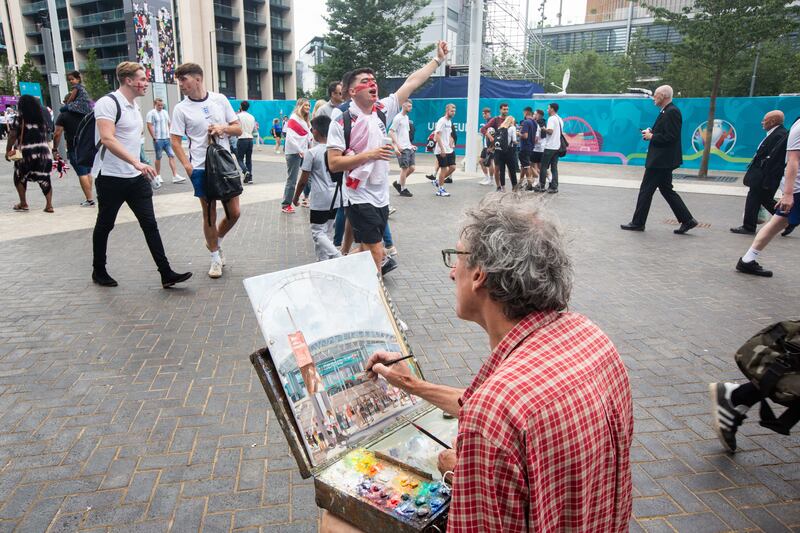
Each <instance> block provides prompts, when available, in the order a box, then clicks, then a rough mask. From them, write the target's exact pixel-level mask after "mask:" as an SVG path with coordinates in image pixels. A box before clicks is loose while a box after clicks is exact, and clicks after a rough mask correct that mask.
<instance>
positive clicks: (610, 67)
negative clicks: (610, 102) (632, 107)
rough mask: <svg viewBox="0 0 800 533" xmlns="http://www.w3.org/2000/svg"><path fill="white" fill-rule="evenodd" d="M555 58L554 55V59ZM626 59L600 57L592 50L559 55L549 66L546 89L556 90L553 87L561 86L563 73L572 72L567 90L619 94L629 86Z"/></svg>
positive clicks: (608, 55)
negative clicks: (625, 65)
mask: <svg viewBox="0 0 800 533" xmlns="http://www.w3.org/2000/svg"><path fill="white" fill-rule="evenodd" d="M551 57H552V56H551ZM622 60H623V58H622V57H618V56H614V55H610V54H598V53H597V52H595V51H593V50H587V51H584V52H577V53H574V54H566V55H561V56H556V57H555V58H554V59H550V60H549V61H553V62H552V63H550V64H549V65H548V67H547V77H546V79H545V84H546V86H545V89H546V90H547V91H555V90H556V88H555V87H554V85H557V86H561V81H562V79H563V76H564V72H565V71H566V70H567V69H569V70H570V80H569V86H568V87H567V91H568V92H569V93H573V94H575V93H580V94H616V93H620V92H623V91H624V90H625V89H626V88H627V87H628V76H629V73H628V72H627V71H626V69H625V67H624V65H623V63H622Z"/></svg>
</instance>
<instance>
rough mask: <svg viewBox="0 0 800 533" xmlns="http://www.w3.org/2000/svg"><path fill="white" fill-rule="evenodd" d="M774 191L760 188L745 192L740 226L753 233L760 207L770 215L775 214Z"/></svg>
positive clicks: (756, 187) (751, 188)
mask: <svg viewBox="0 0 800 533" xmlns="http://www.w3.org/2000/svg"><path fill="white" fill-rule="evenodd" d="M777 190H778V188H777V187H775V188H774V189H764V188H763V187H761V186H755V187H750V188H749V189H748V190H747V198H746V199H745V201H744V220H742V226H744V228H745V229H748V230H750V231H755V230H756V227H757V226H758V210H759V208H760V207H761V206H764V209H766V210H767V211H769V214H770V215H773V214H775V192H776V191H777Z"/></svg>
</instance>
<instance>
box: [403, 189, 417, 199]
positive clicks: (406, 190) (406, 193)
mask: <svg viewBox="0 0 800 533" xmlns="http://www.w3.org/2000/svg"><path fill="white" fill-rule="evenodd" d="M400 196H405V197H406V198H411V197H412V196H414V195H413V194H411V191H409V190H408V189H403V190H402V191H400Z"/></svg>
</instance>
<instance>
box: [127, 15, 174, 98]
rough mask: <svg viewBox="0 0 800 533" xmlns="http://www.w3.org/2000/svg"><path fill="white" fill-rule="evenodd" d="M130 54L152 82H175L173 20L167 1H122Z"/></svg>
mask: <svg viewBox="0 0 800 533" xmlns="http://www.w3.org/2000/svg"><path fill="white" fill-rule="evenodd" d="M125 12H126V13H127V14H128V15H129V18H128V28H129V32H130V34H131V35H132V40H131V42H130V46H132V47H133V51H134V53H133V54H132V55H133V56H134V57H135V58H136V61H138V62H139V63H140V64H141V65H142V66H143V67H144V68H145V71H146V72H147V78H148V79H149V80H150V81H151V82H154V83H175V67H176V66H177V65H176V63H177V59H176V55H175V17H174V15H173V13H172V2H170V0H150V1H148V2H137V1H132V0H126V1H125Z"/></svg>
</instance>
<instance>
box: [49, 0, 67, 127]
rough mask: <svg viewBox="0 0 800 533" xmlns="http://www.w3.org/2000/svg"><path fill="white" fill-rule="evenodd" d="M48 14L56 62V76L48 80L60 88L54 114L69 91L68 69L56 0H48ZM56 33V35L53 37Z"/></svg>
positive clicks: (54, 67)
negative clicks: (65, 66) (62, 44)
mask: <svg viewBox="0 0 800 533" xmlns="http://www.w3.org/2000/svg"><path fill="white" fill-rule="evenodd" d="M47 14H48V16H49V18H50V28H51V38H52V46H53V55H54V57H55V62H54V63H53V70H52V72H55V74H56V75H55V76H50V77H51V78H53V79H49V80H47V81H48V83H50V86H51V87H52V86H53V85H54V84H55V86H56V89H57V90H58V101H57V102H53V103H52V106H51V107H52V108H53V116H55V115H57V114H58V108H60V107H61V102H63V101H64V98H65V97H66V96H67V93H68V92H69V91H68V90H67V71H66V70H65V68H64V49H63V48H62V46H61V27H60V26H59V23H60V21H59V17H58V9H57V8H56V0H47ZM53 35H55V37H52V36H53Z"/></svg>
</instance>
